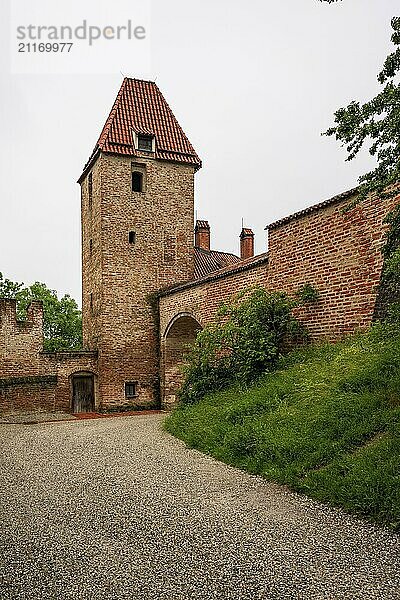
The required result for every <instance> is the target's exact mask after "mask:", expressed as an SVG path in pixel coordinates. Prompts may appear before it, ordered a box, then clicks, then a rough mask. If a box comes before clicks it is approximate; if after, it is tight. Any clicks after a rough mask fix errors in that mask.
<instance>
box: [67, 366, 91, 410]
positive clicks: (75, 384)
mask: <svg viewBox="0 0 400 600" xmlns="http://www.w3.org/2000/svg"><path fill="white" fill-rule="evenodd" d="M93 411H94V376H93V374H92V373H77V374H76V375H73V376H72V412H73V413H87V412H93Z"/></svg>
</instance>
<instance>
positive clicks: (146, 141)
mask: <svg viewBox="0 0 400 600" xmlns="http://www.w3.org/2000/svg"><path fill="white" fill-rule="evenodd" d="M138 150H142V151H143V152H153V138H152V137H151V136H149V135H139V136H138Z"/></svg>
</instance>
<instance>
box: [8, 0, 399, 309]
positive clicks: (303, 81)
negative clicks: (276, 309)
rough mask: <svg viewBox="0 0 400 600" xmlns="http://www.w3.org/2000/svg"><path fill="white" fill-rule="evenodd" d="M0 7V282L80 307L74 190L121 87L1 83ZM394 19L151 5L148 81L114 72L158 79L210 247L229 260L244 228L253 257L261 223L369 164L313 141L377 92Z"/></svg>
mask: <svg viewBox="0 0 400 600" xmlns="http://www.w3.org/2000/svg"><path fill="white" fill-rule="evenodd" d="M12 1H13V2H18V0H12ZM115 1H116V2H117V1H118V0H115ZM81 4H82V7H83V9H84V6H85V2H84V1H82V3H81ZM1 6H2V8H1V9H0V10H1V13H2V14H1V15H0V16H1V28H2V29H3V31H2V34H3V35H2V36H1V39H2V42H1V44H2V46H3V47H2V48H0V50H1V59H0V60H1V61H2V63H1V64H0V68H1V72H0V92H1V95H0V103H1V104H0V106H1V111H0V127H1V144H0V165H1V166H0V169H1V171H0V175H1V190H0V192H1V199H0V271H2V272H3V274H5V275H6V276H7V277H9V278H11V279H13V280H18V281H23V282H25V283H26V284H29V283H31V282H33V281H43V282H45V283H46V284H47V285H48V286H49V287H51V288H53V289H56V290H58V291H59V292H60V293H65V292H67V293H70V294H71V295H72V296H73V297H75V298H76V299H77V300H78V301H80V294H81V291H80V285H81V281H80V280H81V267H80V195H79V186H78V185H77V184H76V179H77V178H78V176H79V175H80V173H81V170H82V167H83V165H84V163H85V162H86V160H87V158H88V156H89V154H90V152H91V150H92V148H93V146H94V144H95V142H96V139H97V137H98V134H99V132H100V130H101V128H102V126H103V123H104V120H105V118H106V116H107V114H108V112H109V110H110V108H111V105H112V102H113V100H114V98H115V95H116V93H117V91H118V89H119V86H120V83H121V81H122V76H121V74H120V73H119V72H116V73H115V74H114V75H51V76H50V75H11V74H10V68H9V64H8V62H9V61H8V55H7V47H6V43H5V42H6V40H7V31H8V19H9V17H8V14H7V9H6V8H5V6H4V0H2V5H1ZM110 6H111V5H110ZM398 8H399V6H398V0H396V1H395V0H343V1H342V2H339V3H338V4H332V5H328V4H325V3H320V2H318V1H317V0H280V1H277V0H275V1H274V2H272V1H268V0H248V1H247V2H246V3H245V2H243V1H241V0H202V1H201V2H200V1H199V0H196V1H194V0H168V1H167V2H166V1H165V0H153V1H152V22H151V69H150V72H146V73H143V72H139V73H137V72H135V71H132V72H125V74H126V75H129V76H138V77H148V78H150V79H155V80H156V81H157V84H158V85H159V87H160V88H161V90H162V92H163V93H164V95H165V97H166V99H167V101H168V102H169V104H170V105H171V108H172V110H173V111H174V113H175V115H176V117H177V119H178V121H179V122H180V124H181V125H182V127H183V129H184V130H185V132H186V134H187V135H188V137H189V139H190V140H191V142H192V144H193V145H194V147H195V149H196V151H197V152H198V154H199V155H200V157H201V158H202V160H203V163H204V167H203V169H202V170H201V171H200V172H199V173H198V174H197V180H196V208H197V210H198V217H199V218H203V219H208V220H209V222H210V225H211V235H212V247H213V248H215V249H218V250H226V251H231V252H236V253H237V252H238V236H239V233H240V228H241V219H242V217H243V218H244V223H245V226H247V227H252V228H253V229H254V231H255V234H256V251H257V252H258V253H259V252H263V251H264V250H265V232H264V227H265V226H266V225H267V224H268V223H270V222H272V221H274V220H276V219H277V218H280V217H282V216H285V215H288V214H290V213H292V212H294V211H296V210H299V209H302V208H304V207H306V206H310V205H312V204H315V203H317V202H320V201H321V200H324V199H326V198H329V197H330V196H333V195H335V194H337V193H339V192H342V191H344V190H346V189H348V188H350V187H353V186H354V185H355V184H356V182H357V177H358V176H359V175H360V174H361V173H362V172H364V171H365V170H366V169H367V168H369V166H371V164H372V163H371V161H370V159H369V157H368V156H366V155H364V156H363V157H361V158H360V159H358V160H357V161H356V162H353V163H345V162H344V158H345V153H344V151H343V150H342V149H340V147H339V145H338V144H337V142H335V141H334V140H333V139H332V138H326V137H321V135H320V133H321V131H324V130H325V129H326V128H327V127H329V126H330V125H331V124H332V122H333V112H334V110H335V109H337V108H339V107H341V106H345V105H346V104H347V103H348V102H350V101H351V100H352V99H360V100H363V99H364V100H365V99H368V98H370V97H371V96H372V95H373V94H375V93H376V92H377V90H378V89H379V88H378V84H377V80H376V75H377V73H378V71H379V70H380V67H381V65H382V63H383V61H384V58H385V57H386V55H387V54H388V52H389V51H390V50H391V49H392V45H391V43H390V33H391V28H390V19H391V17H392V16H393V15H395V14H398V12H399V11H398ZM83 9H82V10H83ZM396 9H397V10H396ZM122 64H126V56H124V60H122V57H121V65H122Z"/></svg>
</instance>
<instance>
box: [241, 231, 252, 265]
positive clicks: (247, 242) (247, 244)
mask: <svg viewBox="0 0 400 600" xmlns="http://www.w3.org/2000/svg"><path fill="white" fill-rule="evenodd" d="M252 256H254V233H253V232H252V230H251V229H247V228H246V227H243V229H242V231H241V234H240V258H241V259H242V260H244V259H245V258H251V257H252Z"/></svg>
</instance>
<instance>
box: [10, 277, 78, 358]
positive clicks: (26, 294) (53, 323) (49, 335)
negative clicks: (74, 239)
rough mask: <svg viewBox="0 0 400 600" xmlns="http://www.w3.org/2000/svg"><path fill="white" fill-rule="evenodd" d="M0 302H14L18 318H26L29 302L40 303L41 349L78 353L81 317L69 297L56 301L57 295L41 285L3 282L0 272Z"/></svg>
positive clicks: (37, 283)
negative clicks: (26, 285)
mask: <svg viewBox="0 0 400 600" xmlns="http://www.w3.org/2000/svg"><path fill="white" fill-rule="evenodd" d="M0 298H15V299H16V301H17V317H18V318H19V319H21V320H23V319H24V318H26V309H27V307H28V305H29V303H30V302H32V300H41V301H42V302H43V347H44V349H45V350H48V351H56V350H79V349H80V348H81V347H82V315H81V311H80V310H79V309H78V305H77V303H76V302H75V300H74V299H73V298H71V296H69V295H68V294H65V295H64V296H63V297H62V298H60V299H59V298H58V296H57V292H55V291H54V290H50V289H49V288H48V287H47V286H46V284H44V283H39V282H36V283H33V284H32V285H30V286H28V287H24V284H23V283H17V282H14V281H11V280H10V279H5V278H4V277H3V274H2V273H1V272H0Z"/></svg>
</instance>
